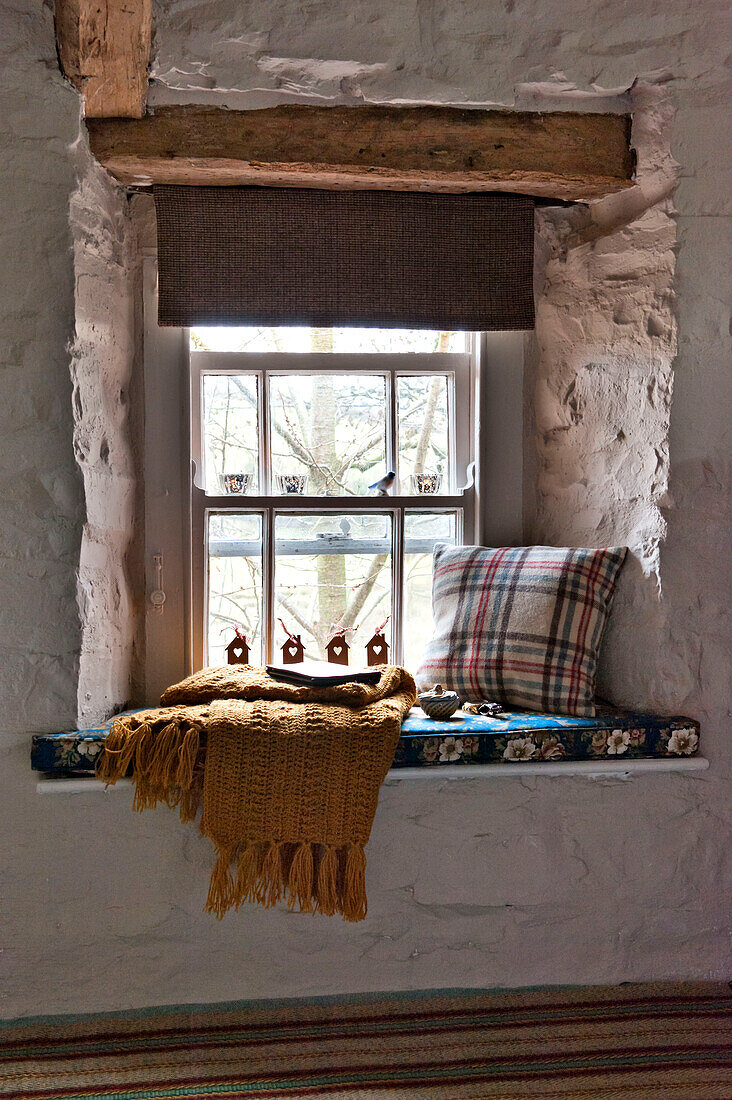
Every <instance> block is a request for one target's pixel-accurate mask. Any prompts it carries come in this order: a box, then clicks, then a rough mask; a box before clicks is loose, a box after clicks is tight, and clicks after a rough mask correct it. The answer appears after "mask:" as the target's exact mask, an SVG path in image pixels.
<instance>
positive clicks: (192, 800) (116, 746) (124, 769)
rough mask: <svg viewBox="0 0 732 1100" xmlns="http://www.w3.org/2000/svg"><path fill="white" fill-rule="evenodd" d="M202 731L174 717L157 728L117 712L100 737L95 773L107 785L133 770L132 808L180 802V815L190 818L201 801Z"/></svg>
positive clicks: (139, 808) (112, 783) (193, 815)
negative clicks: (101, 743)
mask: <svg viewBox="0 0 732 1100" xmlns="http://www.w3.org/2000/svg"><path fill="white" fill-rule="evenodd" d="M199 754H200V734H199V731H198V729H197V728H196V727H195V726H192V725H191V724H190V723H181V722H180V721H179V720H177V719H174V720H172V721H170V722H168V723H166V725H164V726H163V727H162V729H160V730H159V731H158V732H157V733H155V734H153V730H152V728H151V727H150V725H149V724H148V723H147V722H138V721H137V720H136V719H135V717H134V716H130V717H125V718H119V719H118V720H117V721H116V722H114V723H113V724H112V728H111V730H110V732H109V734H108V736H107V739H106V741H105V742H104V750H103V752H101V753H100V754H99V759H98V760H97V765H96V774H97V778H98V779H101V780H103V782H104V783H105V784H106V785H107V786H108V787H109V786H113V785H114V784H115V783H116V782H117V780H118V779H123V778H124V777H125V776H126V775H127V773H128V772H129V771H130V769H131V771H132V781H133V783H134V784H135V797H134V800H133V803H132V806H133V809H135V810H139V811H141V810H146V809H153V808H154V807H155V806H157V805H158V803H159V802H164V803H165V804H166V805H167V806H171V807H173V806H178V807H179V810H180V817H181V821H184V822H185V821H192V820H193V819H194V817H195V816H196V812H197V810H198V806H199V803H200V801H201V790H202V772H201V761H200V760H199Z"/></svg>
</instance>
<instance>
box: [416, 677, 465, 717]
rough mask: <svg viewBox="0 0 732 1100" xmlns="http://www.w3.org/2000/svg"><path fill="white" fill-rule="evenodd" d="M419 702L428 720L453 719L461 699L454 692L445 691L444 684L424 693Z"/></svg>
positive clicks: (418, 697)
mask: <svg viewBox="0 0 732 1100" xmlns="http://www.w3.org/2000/svg"><path fill="white" fill-rule="evenodd" d="M417 702H418V703H419V705H420V706H421V708H422V710H423V711H424V712H425V714H426V715H427V717H428V718H451V717H452V715H453V714H454V713H455V711H456V710H457V709H458V708H459V706H460V698H459V696H458V695H457V694H456V692H454V691H445V689H444V687H443V686H442V684H435V686H434V687H433V688H432V690H431V691H423V692H422V693H421V695H418V696H417Z"/></svg>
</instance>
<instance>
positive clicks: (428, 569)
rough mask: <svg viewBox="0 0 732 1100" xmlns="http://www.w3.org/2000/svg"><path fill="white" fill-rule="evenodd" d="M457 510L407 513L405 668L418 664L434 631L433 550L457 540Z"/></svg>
mask: <svg viewBox="0 0 732 1100" xmlns="http://www.w3.org/2000/svg"><path fill="white" fill-rule="evenodd" d="M456 531H457V513H456V512H405V513H404V600H403V611H402V618H403V623H402V649H403V655H402V656H403V661H404V666H405V668H408V669H410V670H412V671H413V670H414V669H416V668H417V666H418V665H419V662H420V658H421V656H422V650H423V649H424V647H425V645H426V644H427V642H428V641H429V639H430V636H431V634H432V551H433V549H434V546H435V543H437V542H447V543H451V544H452V543H454V542H455V538H456Z"/></svg>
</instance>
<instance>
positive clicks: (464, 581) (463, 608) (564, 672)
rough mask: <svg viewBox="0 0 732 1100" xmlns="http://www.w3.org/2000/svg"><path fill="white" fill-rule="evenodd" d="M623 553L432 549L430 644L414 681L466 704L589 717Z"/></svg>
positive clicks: (530, 548) (561, 549)
mask: <svg viewBox="0 0 732 1100" xmlns="http://www.w3.org/2000/svg"><path fill="white" fill-rule="evenodd" d="M625 555H626V550H625V547H612V548H610V549H604V550H603V549H600V550H591V549H576V548H575V549H569V548H564V547H555V546H519V547H503V548H501V549H494V550H491V549H486V548H485V547H481V546H446V545H443V544H438V545H437V546H436V547H435V553H434V570H433V582H432V613H433V616H434V621H435V629H434V636H433V638H432V640H431V641H430V642H429V644H428V646H427V649H426V651H425V654H424V657H423V659H422V663H421V665H420V668H419V670H418V672H417V683H418V685H419V686H420V687H422V688H425V687H429V686H431V685H432V684H436V683H440V684H442V685H443V687H446V688H449V689H450V690H452V691H456V692H457V693H458V695H459V696H460V697H461V699H462V700H463V701H464V702H467V701H469V700H480V699H490V700H495V701H497V702H501V703H505V704H508V705H511V706H517V707H525V708H527V709H531V710H537V711H542V712H543V713H546V714H569V715H576V716H580V717H581V716H585V717H592V716H593V715H594V714H595V678H596V674H597V660H598V654H599V649H600V643H601V641H602V635H603V632H604V630H605V624H606V622H607V618H608V614H609V611H610V605H611V603H612V598H613V594H614V592H615V584H616V581H617V577H618V574H619V572H620V568H621V566H622V564H623V561H624V560H625Z"/></svg>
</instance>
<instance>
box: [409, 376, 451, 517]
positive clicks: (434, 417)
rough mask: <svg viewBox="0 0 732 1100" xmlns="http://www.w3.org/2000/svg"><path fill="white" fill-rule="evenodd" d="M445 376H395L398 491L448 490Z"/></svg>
mask: <svg viewBox="0 0 732 1100" xmlns="http://www.w3.org/2000/svg"><path fill="white" fill-rule="evenodd" d="M448 392H449V390H448V376H447V375H445V374H433V375H400V376H399V377H398V379H397V405H398V411H397V417H398V427H399V486H400V491H401V492H402V493H405V494H406V493H419V494H425V495H430V496H431V495H435V494H440V493H449V492H450V489H451V477H452V471H451V470H450V449H449V426H448V425H449V404H448Z"/></svg>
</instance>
